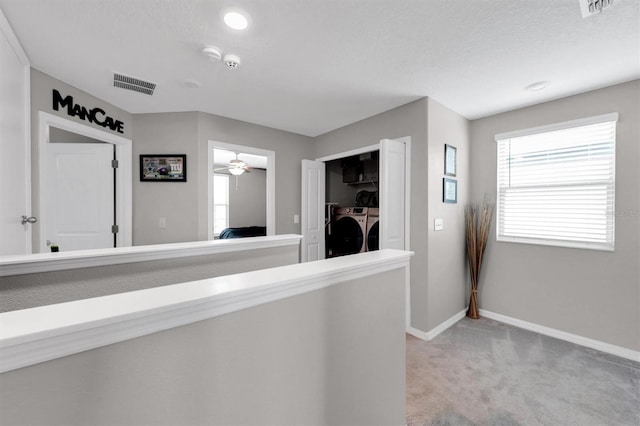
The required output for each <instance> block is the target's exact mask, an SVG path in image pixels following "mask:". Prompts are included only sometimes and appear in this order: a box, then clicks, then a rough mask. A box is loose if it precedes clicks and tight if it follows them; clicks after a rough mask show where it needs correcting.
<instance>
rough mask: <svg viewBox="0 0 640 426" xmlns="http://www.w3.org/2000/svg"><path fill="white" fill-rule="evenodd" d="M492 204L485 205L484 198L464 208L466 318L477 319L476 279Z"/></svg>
mask: <svg viewBox="0 0 640 426" xmlns="http://www.w3.org/2000/svg"><path fill="white" fill-rule="evenodd" d="M493 208H494V204H490V203H487V200H486V198H484V199H483V200H482V203H481V204H468V205H467V206H465V208H464V218H465V225H466V235H467V257H468V258H469V275H471V299H470V300H469V309H468V310H467V316H468V317H469V318H473V319H478V318H480V313H479V312H478V277H479V276H480V268H481V267H482V257H483V256H484V250H485V248H486V247H487V240H488V239H489V229H490V228H491V217H492V216H493Z"/></svg>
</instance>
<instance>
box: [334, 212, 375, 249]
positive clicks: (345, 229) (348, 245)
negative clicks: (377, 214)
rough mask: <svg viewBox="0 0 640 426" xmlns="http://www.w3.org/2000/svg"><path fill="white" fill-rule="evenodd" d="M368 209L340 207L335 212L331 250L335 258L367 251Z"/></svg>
mask: <svg viewBox="0 0 640 426" xmlns="http://www.w3.org/2000/svg"><path fill="white" fill-rule="evenodd" d="M367 212H368V208H367V207H339V208H337V209H335V211H334V213H335V214H334V217H333V221H332V227H331V249H332V253H333V255H334V256H344V255H347V254H356V253H362V252H365V251H366V250H367V245H366V241H365V239H366V232H367Z"/></svg>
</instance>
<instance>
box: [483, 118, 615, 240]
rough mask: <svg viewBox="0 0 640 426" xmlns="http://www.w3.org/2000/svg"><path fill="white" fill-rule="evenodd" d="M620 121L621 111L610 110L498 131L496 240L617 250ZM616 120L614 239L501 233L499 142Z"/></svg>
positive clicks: (613, 195) (613, 203)
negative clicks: (580, 239) (617, 177)
mask: <svg viewBox="0 0 640 426" xmlns="http://www.w3.org/2000/svg"><path fill="white" fill-rule="evenodd" d="M617 121H618V113H616V112H614V113H608V114H602V115H597V116H593V117H587V118H581V119H577V120H571V121H565V122H560V123H554V124H550V125H545V126H539V127H532V128H528V129H522V130H517V131H513V132H506V133H500V134H496V135H495V142H496V194H497V197H496V241H497V242H508V243H521V244H533V245H544V246H552V247H567V248H579V249H589V250H599V251H615V219H616V213H615V192H616V182H615V175H616V154H615V152H616V142H617V135H616V130H617V129H616V127H617ZM608 122H613V132H614V133H613V159H612V167H613V172H612V179H613V180H612V182H611V185H612V189H613V191H612V197H613V199H612V209H611V213H610V217H609V216H607V220H609V219H610V220H611V241H610V242H608V241H607V242H605V243H597V242H588V241H574V240H562V239H557V240H556V239H552V238H548V237H547V238H545V237H542V238H533V237H522V236H509V235H501V231H503V234H504V230H503V229H501V227H500V224H501V223H502V222H501V215H502V214H504V208H503V206H501V204H500V202H501V187H500V184H501V175H500V172H501V166H500V152H499V143H500V142H501V141H505V140H510V139H515V138H521V137H526V136H534V135H539V134H543V133H550V132H554V131H561V130H568V129H573V128H578V127H584V126H590V125H595V124H602V123H608ZM579 185H584V182H580V183H575V184H573V185H571V186H579Z"/></svg>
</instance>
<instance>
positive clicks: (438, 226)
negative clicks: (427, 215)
mask: <svg viewBox="0 0 640 426" xmlns="http://www.w3.org/2000/svg"><path fill="white" fill-rule="evenodd" d="M433 229H434V230H436V231H442V230H443V229H444V219H442V218H441V217H437V218H435V219H434V220H433Z"/></svg>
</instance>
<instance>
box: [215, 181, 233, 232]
mask: <svg viewBox="0 0 640 426" xmlns="http://www.w3.org/2000/svg"><path fill="white" fill-rule="evenodd" d="M216 177H224V178H225V179H226V181H227V194H226V203H216V202H215V201H216V193H215V187H216V185H215V179H216ZM213 180H214V182H212V185H213V186H212V189H213V194H212V196H211V200H212V201H211V202H212V210H211V214H212V215H213V217H212V223H211V228H212V229H211V232H212V233H213V236H214V238H216V237H219V236H220V232H215V226H216V217H215V214H216V207H217V206H224V207H225V210H226V223H225V227H224V228H222V229H223V230H224V229H225V228H228V227H229V175H228V174H225V173H214V174H213Z"/></svg>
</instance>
